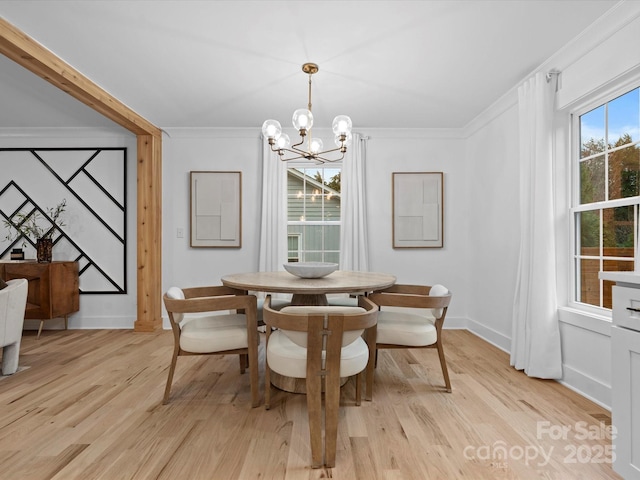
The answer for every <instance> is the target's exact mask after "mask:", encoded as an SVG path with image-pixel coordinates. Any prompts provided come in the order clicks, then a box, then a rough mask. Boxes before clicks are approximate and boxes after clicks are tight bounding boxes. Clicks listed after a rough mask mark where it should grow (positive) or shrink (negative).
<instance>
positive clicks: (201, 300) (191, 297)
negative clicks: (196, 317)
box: [162, 286, 260, 407]
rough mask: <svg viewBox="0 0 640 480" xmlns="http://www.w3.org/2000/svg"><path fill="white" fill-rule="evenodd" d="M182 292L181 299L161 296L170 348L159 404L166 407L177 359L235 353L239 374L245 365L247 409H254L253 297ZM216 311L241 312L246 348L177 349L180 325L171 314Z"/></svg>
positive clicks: (221, 290) (220, 290)
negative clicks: (170, 336) (168, 325)
mask: <svg viewBox="0 0 640 480" xmlns="http://www.w3.org/2000/svg"><path fill="white" fill-rule="evenodd" d="M182 291H183V292H184V296H185V299H184V300H183V299H174V298H169V297H168V296H167V294H166V293H165V294H164V295H163V300H164V305H165V307H166V309H167V313H168V314H169V321H170V323H171V329H172V331H173V339H174V347H173V357H172V359H171V366H170V368H169V376H168V378H167V385H166V387H165V391H164V398H163V401H162V403H163V404H167V403H168V402H169V396H170V392H171V383H172V381H173V374H174V373H175V369H176V363H177V361H178V357H180V356H186V355H236V354H237V355H239V356H240V373H244V372H245V369H246V368H247V366H248V367H249V378H250V384H251V406H252V407H257V406H258V405H259V404H260V392H259V389H258V367H259V365H258V345H259V343H260V337H259V336H258V325H257V298H256V297H255V295H247V292H246V291H244V290H238V289H235V288H230V287H223V286H213V287H194V288H184V289H182ZM220 310H236V311H237V312H238V313H244V314H245V315H246V317H247V340H248V347H247V348H238V349H233V350H223V351H219V352H210V353H194V352H187V351H185V350H183V349H182V348H180V333H181V330H180V325H179V324H178V323H177V322H176V321H175V320H174V318H173V314H174V313H201V312H212V311H220Z"/></svg>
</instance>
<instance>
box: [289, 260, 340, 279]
mask: <svg viewBox="0 0 640 480" xmlns="http://www.w3.org/2000/svg"><path fill="white" fill-rule="evenodd" d="M283 267H284V269H285V270H286V271H287V272H289V273H290V274H292V275H295V276H296V277H300V278H321V277H326V276H327V275H329V274H331V273H333V272H335V271H336V270H337V269H338V264H337V263H329V262H293V263H285V264H284V265H283Z"/></svg>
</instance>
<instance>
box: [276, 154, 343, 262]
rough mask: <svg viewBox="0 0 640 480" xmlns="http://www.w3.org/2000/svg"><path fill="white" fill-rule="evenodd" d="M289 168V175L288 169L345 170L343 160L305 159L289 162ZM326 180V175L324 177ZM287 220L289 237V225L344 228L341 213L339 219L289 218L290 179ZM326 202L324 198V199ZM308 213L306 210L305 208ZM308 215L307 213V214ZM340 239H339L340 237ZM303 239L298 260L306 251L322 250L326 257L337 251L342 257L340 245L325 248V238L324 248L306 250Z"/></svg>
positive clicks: (315, 251)
mask: <svg viewBox="0 0 640 480" xmlns="http://www.w3.org/2000/svg"><path fill="white" fill-rule="evenodd" d="M286 168H287V175H288V170H289V169H307V170H321V169H331V170H338V171H339V172H340V173H342V170H343V164H342V162H331V163H324V164H309V162H308V161H307V162H305V161H292V162H289V163H288V165H287V166H286ZM324 178H325V180H326V177H324ZM286 190H287V201H286V204H287V221H286V225H287V238H289V236H290V235H292V234H291V233H289V227H290V226H303V227H307V226H338V227H339V228H340V230H341V229H342V215H340V217H339V218H338V219H337V220H289V194H288V180H287V187H286ZM304 195H307V193H306V192H305V193H304ZM323 202H324V200H323ZM340 205H342V191H341V192H340ZM304 211H305V213H306V210H304ZM322 211H323V216H324V203H323V208H322ZM305 217H306V215H305ZM300 237H301V239H302V235H300ZM338 240H339V239H338ZM303 243H304V242H303V241H302V240H300V241H299V243H298V247H299V248H298V261H302V258H303V254H306V253H317V252H320V253H321V254H322V257H323V258H324V257H325V254H327V253H329V254H331V253H337V256H338V258H340V256H341V253H342V252H341V251H340V246H339V245H338V249H337V250H334V249H331V250H329V249H324V238H323V239H322V245H323V250H305V249H304V245H303ZM287 255H288V253H287Z"/></svg>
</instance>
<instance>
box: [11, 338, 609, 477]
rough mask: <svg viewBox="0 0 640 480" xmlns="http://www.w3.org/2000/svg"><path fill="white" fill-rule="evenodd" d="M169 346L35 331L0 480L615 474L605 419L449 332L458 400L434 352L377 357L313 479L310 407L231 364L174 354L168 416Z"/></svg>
mask: <svg viewBox="0 0 640 480" xmlns="http://www.w3.org/2000/svg"><path fill="white" fill-rule="evenodd" d="M172 342H173V340H172V336H171V332H168V331H164V332H157V333H134V332H132V331H123V330H75V331H74V330H69V331H45V332H44V333H43V335H42V336H41V338H40V339H39V340H36V339H35V332H25V334H24V339H23V345H22V349H21V356H20V364H21V365H23V366H28V367H29V368H28V369H26V370H23V371H21V372H19V373H17V374H15V375H14V376H12V377H6V378H4V379H3V380H1V381H0V479H2V480H23V479H26V480H40V479H56V480H75V479H82V480H89V479H106V480H112V479H117V480H120V479H156V478H157V479H174V480H183V479H185V480H197V479H207V480H223V479H248V480H253V479H286V480H294V479H319V478H334V479H344V480H351V479H363V480H364V479H366V480H371V479H384V480H399V479H415V480H425V479H458V478H469V479H502V478H505V479H506V478H513V479H529V478H544V479H563V480H564V479H615V478H620V477H618V476H617V475H616V474H615V473H614V472H613V471H612V469H611V464H610V463H609V462H608V461H609V460H610V458H611V455H610V454H611V452H610V448H611V441H610V439H609V438H607V437H608V435H607V434H606V433H607V431H606V429H603V428H601V426H602V425H603V424H606V425H609V424H610V415H609V412H608V411H606V410H605V409H603V408H601V407H599V406H597V405H595V404H594V403H592V402H590V401H589V400H586V399H584V398H583V397H581V396H579V395H577V394H576V393H574V392H572V391H570V390H569V389H567V388H565V387H563V386H561V385H560V384H558V383H556V382H553V381H541V380H534V379H530V378H528V377H527V376H525V375H524V374H523V373H521V372H517V371H515V370H513V369H512V368H511V367H509V358H508V355H507V354H505V353H504V352H502V351H500V350H498V349H496V348H494V347H493V346H491V345H489V344H487V343H486V342H484V341H482V340H480V339H478V338H477V337H475V336H474V335H472V334H470V333H469V332H466V331H457V330H447V331H445V332H444V343H445V349H446V350H445V351H446V354H447V361H448V365H449V372H450V375H451V382H452V386H453V393H446V392H444V386H443V385H444V384H443V380H442V373H441V371H440V365H439V362H438V358H437V353H436V352H435V351H431V350H412V351H409V350H385V351H381V352H380V356H379V360H378V368H377V370H376V377H375V387H374V398H373V402H365V401H363V402H362V405H361V406H360V407H356V406H355V404H354V390H353V385H352V383H351V382H349V383H347V384H346V385H345V386H344V387H343V393H342V399H341V405H342V406H341V414H340V421H339V431H338V454H337V458H336V467H335V468H333V469H317V470H313V469H311V468H310V467H309V465H310V460H311V453H310V449H309V436H308V435H309V434H308V427H307V416H306V403H305V399H304V396H302V395H296V394H289V393H285V392H281V391H274V395H273V397H272V408H271V410H269V411H265V410H264V407H263V406H261V407H259V408H254V409H252V408H251V407H250V402H251V399H250V392H249V378H248V375H247V374H245V375H240V374H239V367H238V359H237V357H216V356H212V357H186V358H180V359H179V360H178V367H177V369H176V376H175V378H174V386H173V389H172V392H171V393H172V395H171V401H170V403H169V404H168V405H165V406H163V405H162V404H161V401H162V395H163V389H164V384H165V381H166V375H167V368H168V366H169V362H170V358H171V349H172ZM263 347H264V338H262V344H261V349H260V352H261V362H262V361H263V354H264V352H263ZM263 378H264V376H263V371H262V369H261V382H262V380H263ZM261 387H262V383H261ZM583 437H588V438H586V439H585V438H583Z"/></svg>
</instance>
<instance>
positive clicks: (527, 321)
mask: <svg viewBox="0 0 640 480" xmlns="http://www.w3.org/2000/svg"><path fill="white" fill-rule="evenodd" d="M556 84H557V75H551V79H550V80H549V81H548V80H547V78H546V75H545V74H544V73H538V74H536V76H535V77H533V78H531V79H529V80H528V81H527V82H525V83H524V85H522V86H521V87H520V88H519V89H518V111H519V120H520V259H519V264H518V277H517V280H516V291H515V298H514V303H513V320H512V321H513V325H512V339H511V365H513V366H514V367H515V368H516V369H518V370H524V371H525V373H526V374H527V375H529V376H531V377H538V378H561V377H562V356H561V352H560V330H559V325H558V308H557V297H556V249H555V226H554V195H553V192H554V184H553V110H554V99H555V91H556Z"/></svg>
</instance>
